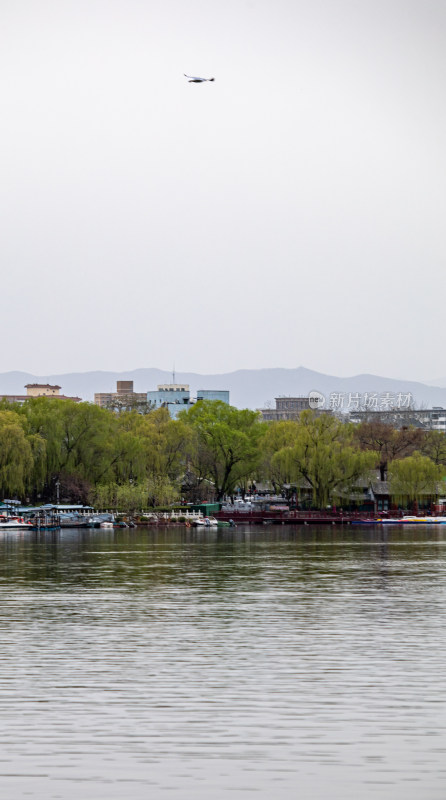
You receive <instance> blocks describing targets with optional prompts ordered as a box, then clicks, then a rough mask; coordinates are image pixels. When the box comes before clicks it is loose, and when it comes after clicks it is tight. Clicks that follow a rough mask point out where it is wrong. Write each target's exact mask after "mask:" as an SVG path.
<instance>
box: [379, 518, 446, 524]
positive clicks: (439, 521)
mask: <svg viewBox="0 0 446 800" xmlns="http://www.w3.org/2000/svg"><path fill="white" fill-rule="evenodd" d="M376 522H381V523H382V524H384V523H385V524H386V525H392V524H393V525H446V517H400V519H391V518H390V517H382V518H381V519H377V520H376Z"/></svg>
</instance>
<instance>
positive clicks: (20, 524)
mask: <svg viewBox="0 0 446 800" xmlns="http://www.w3.org/2000/svg"><path fill="white" fill-rule="evenodd" d="M9 528H32V522H30V521H29V520H24V519H23V517H0V531H2V530H5V529H6V530H8V529H9Z"/></svg>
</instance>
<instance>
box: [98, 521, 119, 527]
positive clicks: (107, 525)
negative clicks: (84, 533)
mask: <svg viewBox="0 0 446 800" xmlns="http://www.w3.org/2000/svg"><path fill="white" fill-rule="evenodd" d="M99 527H100V528H114V527H115V526H114V525H113V522H101V523H100V524H99Z"/></svg>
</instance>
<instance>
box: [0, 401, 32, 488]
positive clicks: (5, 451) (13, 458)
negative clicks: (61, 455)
mask: <svg viewBox="0 0 446 800" xmlns="http://www.w3.org/2000/svg"><path fill="white" fill-rule="evenodd" d="M35 444H36V446H37V442H35ZM33 466H34V460H33V453H32V446H31V443H30V442H29V441H28V439H27V437H26V434H25V430H24V428H23V425H22V423H21V419H20V416H19V415H18V414H17V413H16V412H15V411H0V490H1V491H2V493H3V495H13V496H14V495H18V496H19V497H23V495H24V493H25V491H26V488H27V484H28V482H29V479H30V477H31V474H32V470H33Z"/></svg>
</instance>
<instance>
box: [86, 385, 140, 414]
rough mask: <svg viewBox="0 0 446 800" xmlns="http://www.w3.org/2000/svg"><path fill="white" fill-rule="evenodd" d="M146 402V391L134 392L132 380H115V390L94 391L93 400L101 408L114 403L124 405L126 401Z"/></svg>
mask: <svg viewBox="0 0 446 800" xmlns="http://www.w3.org/2000/svg"><path fill="white" fill-rule="evenodd" d="M135 400H136V401H137V402H138V401H139V402H146V401H147V392H134V391H133V381H117V382H116V392H95V395H94V402H95V404H96V405H97V406H101V408H109V407H110V406H113V405H114V404H115V403H117V404H122V405H125V403H126V401H127V402H129V404H130V403H132V402H134V401H135Z"/></svg>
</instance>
